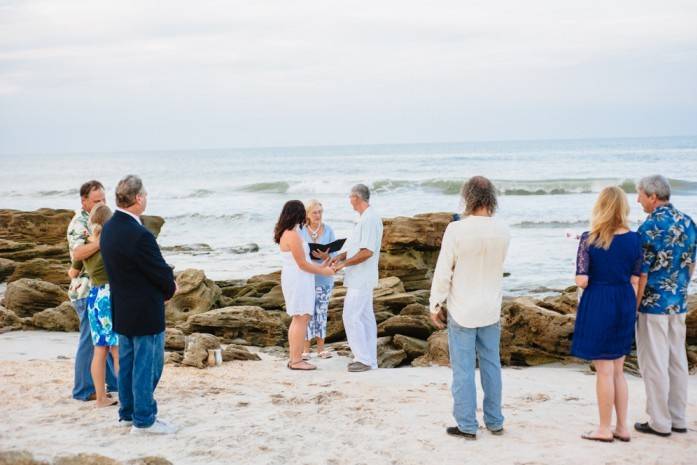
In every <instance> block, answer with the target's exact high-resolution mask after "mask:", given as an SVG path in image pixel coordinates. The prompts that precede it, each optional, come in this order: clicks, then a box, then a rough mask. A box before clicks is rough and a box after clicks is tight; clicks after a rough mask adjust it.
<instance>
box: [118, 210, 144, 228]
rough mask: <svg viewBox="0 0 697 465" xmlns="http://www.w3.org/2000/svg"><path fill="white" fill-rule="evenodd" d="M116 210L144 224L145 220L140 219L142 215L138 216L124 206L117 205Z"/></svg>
mask: <svg viewBox="0 0 697 465" xmlns="http://www.w3.org/2000/svg"><path fill="white" fill-rule="evenodd" d="M116 211H118V212H121V213H125V214H127V215H129V216H130V217H131V218H133V219H134V220H136V221H137V222H138V224H139V225H141V226H142V225H143V222H142V221H141V220H140V217H138V216H137V215H134V214H133V213H131V212H129V211H128V210H124V209H123V208H119V207H116Z"/></svg>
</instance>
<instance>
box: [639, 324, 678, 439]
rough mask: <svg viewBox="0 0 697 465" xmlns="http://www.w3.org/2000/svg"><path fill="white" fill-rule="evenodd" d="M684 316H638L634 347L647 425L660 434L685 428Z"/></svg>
mask: <svg viewBox="0 0 697 465" xmlns="http://www.w3.org/2000/svg"><path fill="white" fill-rule="evenodd" d="M685 316H686V314H685V313H683V314H680V315H651V314H647V313H639V318H638V319H637V331H636V344H637V357H638V361H639V371H641V376H642V377H643V378H644V386H645V388H646V413H647V414H648V415H649V426H651V428H653V429H655V430H656V431H658V432H661V433H670V431H671V427H673V428H686V427H687V419H686V418H685V411H686V409H687V381H688V369H687V353H686V351H685V331H686V328H685Z"/></svg>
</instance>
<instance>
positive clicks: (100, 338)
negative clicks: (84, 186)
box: [83, 205, 119, 407]
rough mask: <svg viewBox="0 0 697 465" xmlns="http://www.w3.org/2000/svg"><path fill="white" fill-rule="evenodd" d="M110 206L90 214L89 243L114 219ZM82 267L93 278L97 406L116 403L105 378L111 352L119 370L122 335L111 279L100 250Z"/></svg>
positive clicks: (91, 316) (91, 305)
mask: <svg viewBox="0 0 697 465" xmlns="http://www.w3.org/2000/svg"><path fill="white" fill-rule="evenodd" d="M111 215H112V213H111V209H109V207H107V206H106V205H97V206H96V207H94V208H93V209H92V212H91V213H90V218H89V223H90V229H91V231H92V236H90V238H89V239H88V241H89V242H98V241H99V236H100V234H101V232H102V226H103V225H104V223H106V222H107V221H108V220H109V218H111ZM83 266H84V267H85V270H86V271H87V274H88V275H89V277H90V283H91V287H90V293H89V295H88V297H87V316H88V318H89V321H90V330H91V332H92V343H93V344H94V355H93V357H92V367H91V371H92V379H93V381H94V388H95V391H96V394H97V407H108V406H110V405H115V404H117V401H116V399H111V398H109V397H107V394H106V389H105V383H104V377H105V370H106V359H107V355H108V353H109V351H111V356H112V357H113V359H114V373H115V374H116V375H117V376H118V371H119V348H118V345H119V338H118V335H117V334H116V333H115V332H114V329H113V326H112V316H111V297H110V291H109V279H108V277H107V274H106V270H105V269H104V262H103V261H102V255H101V253H99V252H97V253H95V254H94V255H92V256H91V257H89V258H87V259H85V260H84V261H83Z"/></svg>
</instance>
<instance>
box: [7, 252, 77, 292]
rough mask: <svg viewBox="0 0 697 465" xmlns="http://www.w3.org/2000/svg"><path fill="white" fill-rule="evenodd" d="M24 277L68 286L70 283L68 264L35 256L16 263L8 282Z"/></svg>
mask: <svg viewBox="0 0 697 465" xmlns="http://www.w3.org/2000/svg"><path fill="white" fill-rule="evenodd" d="M22 278H32V279H40V280H42V281H46V282H49V283H53V284H57V285H59V286H61V287H65V288H67V287H68V286H69V285H70V278H69V277H68V265H66V264H65V263H63V262H61V261H60V260H54V259H45V258H33V259H31V260H27V261H25V262H19V263H17V264H16V266H15V269H14V272H13V273H12V275H11V276H10V277H9V278H8V279H7V281H8V282H13V281H17V280H19V279H22Z"/></svg>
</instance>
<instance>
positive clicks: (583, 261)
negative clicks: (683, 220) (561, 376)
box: [571, 231, 642, 360]
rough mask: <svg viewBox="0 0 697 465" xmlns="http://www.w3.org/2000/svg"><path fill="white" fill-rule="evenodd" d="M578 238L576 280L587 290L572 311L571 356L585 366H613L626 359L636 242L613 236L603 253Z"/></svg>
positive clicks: (637, 263)
mask: <svg viewBox="0 0 697 465" xmlns="http://www.w3.org/2000/svg"><path fill="white" fill-rule="evenodd" d="M588 236H589V233H588V232H585V233H583V235H582V236H581V242H580V243H579V246H578V254H577V260H576V275H586V276H588V287H587V288H586V289H585V290H584V292H583V295H582V296H581V301H580V302H579V304H578V310H577V311H576V326H575V329H574V337H573V343H572V345H571V354H572V355H573V356H575V357H579V358H582V359H585V360H615V359H618V358H620V357H622V356H624V355H627V354H629V352H630V351H631V350H632V343H633V342H634V324H635V321H636V295H635V294H634V288H632V285H631V283H630V279H631V277H632V275H634V276H640V274H641V259H642V251H641V238H640V237H639V234H637V233H635V232H633V231H630V232H627V233H624V234H617V235H615V237H614V239H613V240H612V243H611V244H610V248H609V249H608V250H605V249H603V248H602V247H596V246H595V245H591V244H589V241H588Z"/></svg>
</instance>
